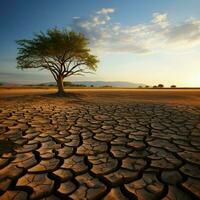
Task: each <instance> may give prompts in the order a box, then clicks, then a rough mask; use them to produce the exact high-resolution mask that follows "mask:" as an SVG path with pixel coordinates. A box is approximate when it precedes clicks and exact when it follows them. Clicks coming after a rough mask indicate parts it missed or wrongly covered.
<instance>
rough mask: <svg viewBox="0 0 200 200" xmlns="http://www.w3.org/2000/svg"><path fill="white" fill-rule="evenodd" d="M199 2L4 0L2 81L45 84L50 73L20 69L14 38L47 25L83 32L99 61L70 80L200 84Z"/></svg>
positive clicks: (0, 0)
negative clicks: (90, 72)
mask: <svg viewBox="0 0 200 200" xmlns="http://www.w3.org/2000/svg"><path fill="white" fill-rule="evenodd" d="M199 10H200V1H199V0H190V1H188V0H162V1H161V0H59V1H55V0H43V1H40V0H28V1H27V0H17V1H12V0H0V27H1V31H0V40H1V45H0V82H15V83H41V82H48V81H51V80H53V79H52V77H51V75H50V74H49V72H45V71H39V72H38V71H35V70H26V71H20V70H18V69H16V61H15V58H16V54H17V45H16V44H15V40H17V39H22V38H27V39H29V38H32V37H33V34H34V33H37V32H38V31H43V32H45V31H46V30H47V29H48V28H51V27H55V26H56V27H59V28H69V29H72V30H75V31H78V32H82V33H84V34H85V36H86V37H88V38H89V40H90V47H91V49H92V51H93V53H95V54H96V55H98V57H99V59H100V63H99V68H98V70H97V72H96V74H94V75H86V76H84V77H72V78H70V79H69V80H94V81H97V80H103V81H129V82H135V83H138V82H139V83H144V84H147V85H155V84H158V83H163V84H164V85H166V86H170V85H172V84H176V85H177V86H200V12H199Z"/></svg>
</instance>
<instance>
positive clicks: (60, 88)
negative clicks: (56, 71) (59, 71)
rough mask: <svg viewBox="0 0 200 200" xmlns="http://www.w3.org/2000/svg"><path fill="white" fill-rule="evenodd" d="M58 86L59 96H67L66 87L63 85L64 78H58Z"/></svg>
mask: <svg viewBox="0 0 200 200" xmlns="http://www.w3.org/2000/svg"><path fill="white" fill-rule="evenodd" d="M57 86H58V94H59V95H63V94H65V91H64V85H63V77H62V76H58V78H57Z"/></svg>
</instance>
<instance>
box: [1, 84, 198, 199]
mask: <svg viewBox="0 0 200 200" xmlns="http://www.w3.org/2000/svg"><path fill="white" fill-rule="evenodd" d="M55 92H56V90H55V89H13V88H12V89H5V88H4V89H3V88H1V89H0V200H27V199H30V200H59V199H61V200H62V199H63V200H64V199H73V200H79V199H80V200H96V199H97V200H98V199H103V200H129V199H133V200H134V199H138V200H161V199H162V200H175V199H176V200H196V199H200V90H184V89H146V90H145V89H141V90H139V89H68V90H66V92H67V94H66V96H64V97H59V96H56V95H55Z"/></svg>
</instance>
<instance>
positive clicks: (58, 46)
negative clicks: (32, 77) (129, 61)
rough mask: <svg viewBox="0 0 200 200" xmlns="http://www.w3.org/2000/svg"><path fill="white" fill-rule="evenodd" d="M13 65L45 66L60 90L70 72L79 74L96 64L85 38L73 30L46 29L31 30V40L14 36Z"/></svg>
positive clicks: (40, 67) (91, 69)
mask: <svg viewBox="0 0 200 200" xmlns="http://www.w3.org/2000/svg"><path fill="white" fill-rule="evenodd" d="M17 44H18V45H19V48H18V55H17V68H20V69H27V68H36V69H46V70H49V71H50V72H51V73H52V75H53V77H54V79H55V80H56V82H57V85H58V92H59V93H63V92H64V87H63V80H64V78H66V77H69V76H72V75H83V74H84V73H90V72H91V71H95V70H96V68H97V63H98V59H97V57H96V56H95V55H92V54H91V50H90V49H89V48H88V44H89V42H88V40H87V39H86V38H85V36H84V35H83V34H81V33H76V32H74V31H68V30H66V29H65V30H59V29H57V28H53V29H49V30H48V31H47V32H46V34H45V33H43V32H40V33H39V34H35V36H34V38H33V39H31V40H28V39H22V40H17Z"/></svg>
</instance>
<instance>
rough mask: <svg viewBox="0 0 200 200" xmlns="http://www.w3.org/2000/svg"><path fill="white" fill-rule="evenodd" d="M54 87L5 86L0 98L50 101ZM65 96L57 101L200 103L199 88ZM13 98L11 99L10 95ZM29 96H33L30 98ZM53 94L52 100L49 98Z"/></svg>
mask: <svg viewBox="0 0 200 200" xmlns="http://www.w3.org/2000/svg"><path fill="white" fill-rule="evenodd" d="M55 92H56V89H13V88H11V89H5V88H0V101H2V100H3V101H4V100H5V99H9V100H10V101H12V99H13V100H16V99H19V98H15V97H19V96H23V98H21V101H25V102H26V99H28V100H29V101H30V100H31V99H32V101H34V100H35V101H37V100H38V99H40V100H42V101H45V100H54V96H52V95H51V94H54V93H55ZM66 92H67V93H68V95H66V98H65V97H63V98H57V100H58V99H59V101H64V102H65V103H67V102H72V101H74V102H77V101H79V103H81V102H87V103H132V102H134V103H136V102H138V103H142V102H146V103H164V104H166V103H167V104H178V105H200V89H66ZM12 97H14V98H12ZM32 97H33V98H32ZM52 97H53V99H52Z"/></svg>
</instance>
